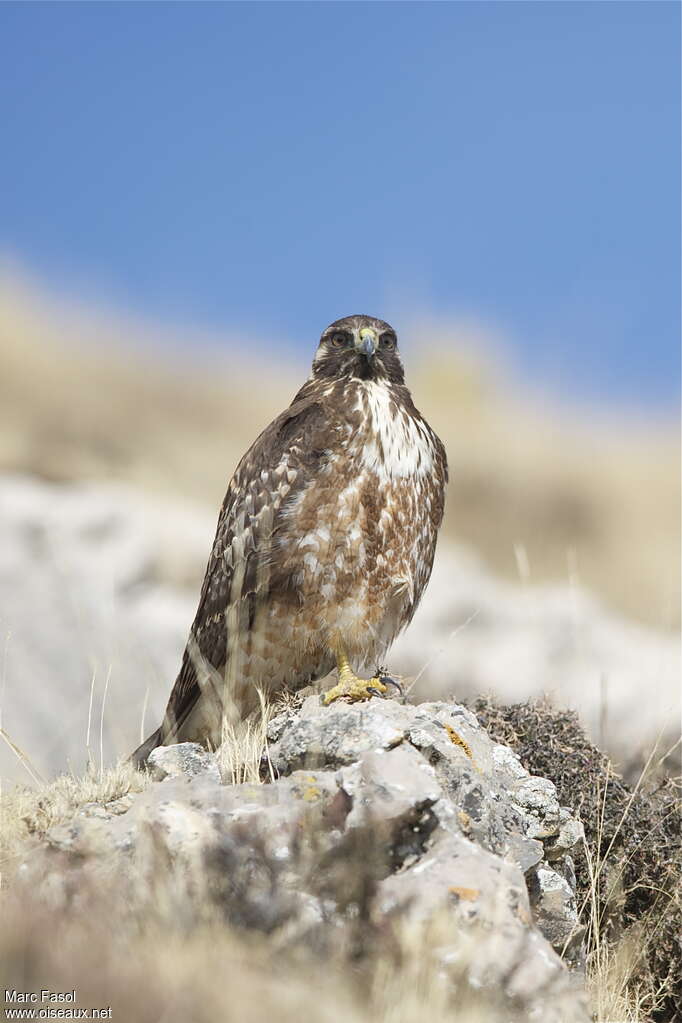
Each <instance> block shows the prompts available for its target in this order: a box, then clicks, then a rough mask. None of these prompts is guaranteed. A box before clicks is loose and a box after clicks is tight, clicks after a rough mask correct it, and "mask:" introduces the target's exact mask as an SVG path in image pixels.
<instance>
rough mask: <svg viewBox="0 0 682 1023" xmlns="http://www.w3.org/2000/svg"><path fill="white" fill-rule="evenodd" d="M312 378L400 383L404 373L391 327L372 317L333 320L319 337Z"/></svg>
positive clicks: (396, 339)
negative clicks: (352, 378) (351, 378)
mask: <svg viewBox="0 0 682 1023" xmlns="http://www.w3.org/2000/svg"><path fill="white" fill-rule="evenodd" d="M313 376H314V377H317V378H324V379H327V380H328V379H334V380H336V379H343V378H345V379H348V378H349V377H354V378H355V379H358V380H386V381H390V382H392V383H397V384H402V383H403V381H404V379H405V374H404V372H403V364H402V362H401V361H400V356H399V355H398V338H397V337H396V332H395V331H394V329H393V327H391V325H390V324H388V323H385V322H384V321H383V320H377V319H375V318H374V317H373V316H344V318H343V319H342V320H335V321H334V323H332V324H330V325H329V326H328V327H327V329H326V330H325V331H324V333H323V334H322V337H321V338H320V344H319V346H318V349H317V352H316V353H315V359H314V360H313Z"/></svg>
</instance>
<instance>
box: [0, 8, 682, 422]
mask: <svg viewBox="0 0 682 1023" xmlns="http://www.w3.org/2000/svg"><path fill="white" fill-rule="evenodd" d="M679 22H680V8H679V6H678V5H676V4H674V3H655V2H645V3H637V2H635V3H620V2H610V3H598V2H594V3H580V2H568V3H562V2H555V3H550V2H546V3H433V4H432V3H397V4H396V3H390V2H386V3H343V2H342V3H301V4H299V3H285V2H281V3H274V4H271V3H232V4H202V3H186V4H165V3H150V4H147V3H134V4H132V3H130V4H123V3H119V4H109V3H93V4H60V3H48V4H38V3H18V4H13V3H2V4H0V66H2V78H1V80H2V89H1V93H0V103H1V106H0V137H1V139H2V143H1V145H2V157H1V158H0V251H2V253H4V254H5V255H6V256H9V257H10V258H11V259H14V260H16V261H17V262H18V263H19V265H20V266H23V267H24V268H25V269H27V270H28V271H30V272H31V273H34V274H36V275H37V276H38V278H39V279H41V280H42V281H44V282H46V283H47V284H48V285H49V286H50V287H53V288H55V289H57V290H60V289H62V290H63V289H66V290H67V291H70V292H71V293H72V294H79V295H85V296H86V297H93V296H94V297H96V298H97V299H99V300H104V301H106V302H108V303H109V304H113V305H114V306H117V307H120V308H122V309H123V310H126V311H133V312H139V313H143V314H144V315H148V316H150V317H152V318H154V317H159V318H161V319H163V320H165V321H167V322H175V321H177V322H181V323H183V324H187V323H190V324H191V323H196V324H198V325H202V326H209V327H211V328H218V329H223V328H224V329H226V330H228V331H233V330H245V331H247V332H248V334H249V335H251V336H254V335H255V336H266V337H272V338H273V339H275V340H276V342H277V343H278V344H281V345H283V346H286V345H291V344H293V345H296V346H297V348H298V349H299V350H305V351H309V350H310V349H311V347H312V346H313V345H314V341H315V338H316V336H317V335H318V334H319V332H320V330H321V329H322V328H323V327H324V326H325V325H326V324H327V323H328V322H329V321H330V320H332V319H334V318H336V317H337V316H340V315H344V314H346V313H348V312H356V311H357V312H370V313H373V314H376V315H380V316H383V317H384V318H386V319H389V320H392V321H394V323H395V325H396V326H397V327H398V328H400V324H401V321H402V320H403V319H405V318H407V317H409V316H414V315H418V314H420V313H424V312H426V313H428V314H430V315H432V316H435V317H442V318H444V319H448V318H452V319H460V318H467V319H474V320H480V321H482V322H483V323H488V324H491V325H492V326H493V327H494V328H495V329H497V330H498V331H500V332H501V334H502V335H503V336H504V337H505V338H506V339H507V343H508V345H509V347H510V349H511V351H512V353H513V355H514V358H515V361H516V362H517V364H518V367H519V368H520V370H521V372H522V373H524V374H526V375H527V376H528V377H529V378H531V379H532V380H533V381H536V380H540V381H542V380H543V379H547V380H550V379H551V380H552V382H553V385H555V386H556V385H557V383H559V386H560V387H561V388H562V389H563V390H564V391H565V393H566V394H567V395H569V396H576V397H578V398H588V399H594V398H596V399H599V400H609V401H612V402H614V403H623V402H630V403H636V404H638V405H640V406H642V407H644V408H649V409H651V410H654V409H660V408H665V407H667V408H670V407H671V406H672V405H673V404H674V402H675V400H676V394H677V392H678V389H679V328H680V255H679V231H680V198H679V183H680V156H679V153H680V128H679V123H680V100H679V95H680V93H679V73H680V68H679V56H678V50H679V27H680V26H679Z"/></svg>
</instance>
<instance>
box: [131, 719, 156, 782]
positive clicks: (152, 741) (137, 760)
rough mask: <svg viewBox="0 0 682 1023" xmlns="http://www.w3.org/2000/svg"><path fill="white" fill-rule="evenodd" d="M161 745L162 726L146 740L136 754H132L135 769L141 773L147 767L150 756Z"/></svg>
mask: <svg viewBox="0 0 682 1023" xmlns="http://www.w3.org/2000/svg"><path fill="white" fill-rule="evenodd" d="M160 745H161V726H159V727H158V728H157V729H156V731H155V732H152V734H151V735H150V736H149V737H148V738H147V739H145V740H144V742H143V743H142V745H141V746H138V747H137V749H136V750H135V752H134V753H131V754H130V762H131V764H132V765H133V767H136V768H137V769H138V771H141V770H142V769H143V768H144V767H146V766H147V760H148V759H149V754H150V753H151V751H152V750H154V749H156V747H157V746H160Z"/></svg>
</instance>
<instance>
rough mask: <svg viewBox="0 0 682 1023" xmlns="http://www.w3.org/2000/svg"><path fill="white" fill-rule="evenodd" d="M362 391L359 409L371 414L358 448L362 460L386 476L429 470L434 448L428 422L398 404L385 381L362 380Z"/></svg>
mask: <svg viewBox="0 0 682 1023" xmlns="http://www.w3.org/2000/svg"><path fill="white" fill-rule="evenodd" d="M359 392H360V393H359V396H358V406H357V407H358V410H359V411H363V412H366V414H367V416H368V423H367V430H366V432H364V434H363V437H362V439H361V444H362V446H361V449H360V452H359V456H360V459H361V461H362V462H363V464H364V465H366V466H367V468H368V469H373V470H374V471H375V472H378V473H379V475H380V476H383V477H385V478H387V479H395V478H398V477H405V476H422V475H425V474H426V473H430V472H431V471H432V469H433V455H434V451H433V442H432V440H431V437H430V434H429V431H428V429H427V427H426V426H425V424H423V423H422V422H421V421H420V420H417V419H413V418H412V416H410V415H408V413H407V412H406V411H405V410H403V409H401V408H400V407H399V406H397V405H396V402H395V400H394V399H393V398H392V395H391V389H390V385H389V384H387V383H385V382H383V381H380V380H363V381H361V382H360V384H359ZM359 439H360V438H359ZM363 442H364V443H363Z"/></svg>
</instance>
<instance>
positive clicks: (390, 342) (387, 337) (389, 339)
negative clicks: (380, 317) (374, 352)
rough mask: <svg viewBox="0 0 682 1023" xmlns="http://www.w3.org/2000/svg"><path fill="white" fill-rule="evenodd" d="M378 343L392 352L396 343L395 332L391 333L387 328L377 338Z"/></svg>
mask: <svg viewBox="0 0 682 1023" xmlns="http://www.w3.org/2000/svg"><path fill="white" fill-rule="evenodd" d="M379 344H380V345H381V347H382V348H385V349H386V350H387V351H389V352H392V351H393V349H394V348H395V344H396V338H395V334H391V332H390V331H388V330H387V331H386V333H385V334H382V335H381V337H380V338H379Z"/></svg>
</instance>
